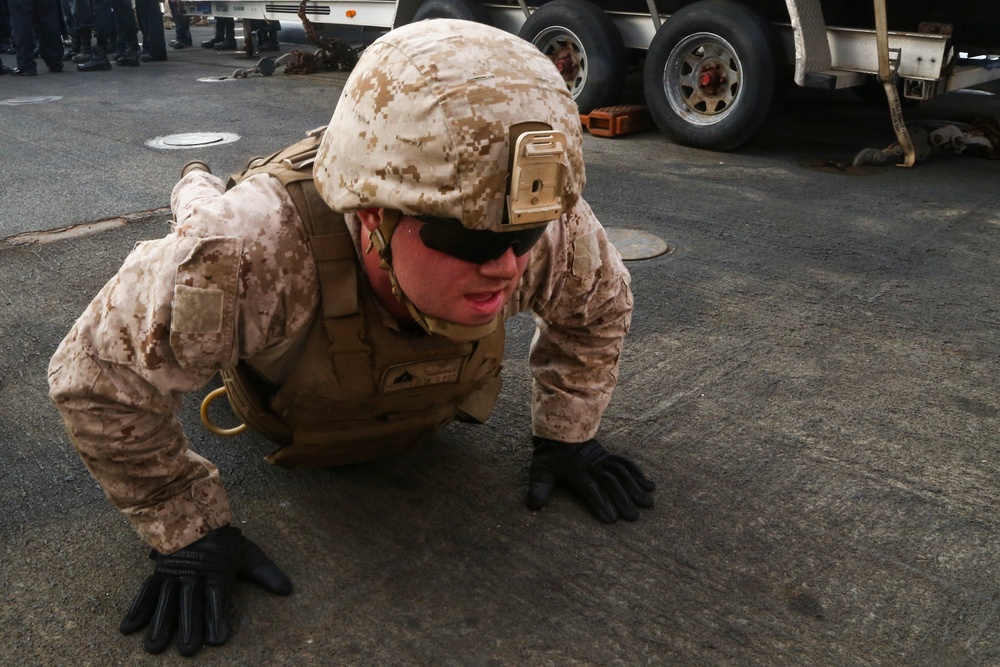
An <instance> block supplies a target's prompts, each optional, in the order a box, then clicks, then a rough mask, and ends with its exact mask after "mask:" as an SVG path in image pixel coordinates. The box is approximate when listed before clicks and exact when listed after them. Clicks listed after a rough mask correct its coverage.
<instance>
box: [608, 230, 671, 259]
mask: <svg viewBox="0 0 1000 667" xmlns="http://www.w3.org/2000/svg"><path fill="white" fill-rule="evenodd" d="M604 231H605V232H607V234H608V240H609V241H611V245H613V246H614V247H615V249H616V250H618V252H619V253H620V254H621V256H622V259H624V260H625V261H629V260H635V259H651V258H653V257H659V256H660V255H663V254H665V253H668V252H673V251H674V249H673V248H671V247H670V246H669V245H667V242H666V241H664V240H663V239H661V238H660V237H658V236H653V235H652V234H647V233H646V232H641V231H639V230H638V229H615V228H610V229H608V228H605V229H604Z"/></svg>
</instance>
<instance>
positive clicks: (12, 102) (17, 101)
mask: <svg viewBox="0 0 1000 667" xmlns="http://www.w3.org/2000/svg"><path fill="white" fill-rule="evenodd" d="M61 99H62V97H59V96H56V95H39V96H36V97H12V98H10V99H9V100H3V101H2V102H0V104H5V105H7V106H9V107H16V106H19V105H21V104H41V103H42V102H56V101H58V100H61Z"/></svg>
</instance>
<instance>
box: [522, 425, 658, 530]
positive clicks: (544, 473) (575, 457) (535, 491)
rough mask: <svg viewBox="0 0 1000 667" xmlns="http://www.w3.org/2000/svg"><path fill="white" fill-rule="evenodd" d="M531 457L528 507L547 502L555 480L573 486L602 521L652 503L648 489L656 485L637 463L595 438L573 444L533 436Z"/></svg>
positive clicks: (635, 514)
mask: <svg viewBox="0 0 1000 667" xmlns="http://www.w3.org/2000/svg"><path fill="white" fill-rule="evenodd" d="M532 442H533V443H534V445H535V453H534V455H533V456H532V458H531V470H530V472H529V478H530V482H529V483H530V486H529V488H528V509H530V510H532V511H534V510H540V509H542V508H543V507H545V506H546V505H547V504H548V503H549V496H550V495H551V494H552V487H553V486H555V484H556V482H559V483H561V484H565V485H566V486H568V487H570V488H571V489H574V490H576V492H577V493H579V494H581V495H582V496H583V497H584V498H585V499H586V500H587V502H588V503H589V504H590V507H591V509H592V510H594V514H596V515H597V518H598V519H600V520H601V521H603V522H604V523H614V522H615V521H617V520H618V517H619V516H620V517H622V518H623V519H626V520H628V521H635V520H636V519H638V518H639V510H638V509H636V505H638V506H639V507H652V506H653V497H652V496H651V495H649V493H648V492H649V491H652V490H653V489H655V488H656V485H655V484H653V482H651V481H649V480H648V479H646V476H645V475H643V474H642V471H641V470H640V469H639V466H637V465H636V464H634V463H632V462H631V461H629V460H628V459H626V458H624V457H622V456H615V455H613V454H608V452H607V451H606V450H605V449H604V447H602V446H601V443H599V442H598V441H597V440H596V439H593V438H592V439H590V440H588V441H586V442H581V443H580V444H577V445H573V444H569V443H565V442H559V441H557V440H548V439H546V438H539V437H538V436H535V437H534V438H532Z"/></svg>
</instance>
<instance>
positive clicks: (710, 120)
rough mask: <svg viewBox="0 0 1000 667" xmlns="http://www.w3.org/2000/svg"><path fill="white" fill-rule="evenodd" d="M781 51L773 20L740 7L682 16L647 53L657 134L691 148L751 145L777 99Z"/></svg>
mask: <svg viewBox="0 0 1000 667" xmlns="http://www.w3.org/2000/svg"><path fill="white" fill-rule="evenodd" d="M777 44H778V41H777V38H776V36H775V32H774V29H773V27H772V26H771V24H770V23H768V21H767V20H766V19H764V18H763V17H761V16H760V15H759V14H758V13H757V12H755V11H753V10H751V9H749V8H748V7H745V6H744V5H741V4H739V3H737V2H733V1H732V0H700V1H699V2H696V3H694V4H691V5H687V6H686V7H683V8H681V9H680V10H678V11H677V12H676V13H674V14H673V15H671V16H670V18H668V19H667V21H666V22H665V23H664V24H663V26H662V27H661V28H660V29H659V30H658V31H657V33H656V35H655V36H654V37H653V41H652V42H651V43H650V45H649V52H648V53H647V54H646V64H645V69H644V71H643V87H644V89H645V96H646V104H648V105H649V111H650V114H651V115H652V116H653V120H654V121H656V125H657V127H659V128H660V131H661V132H663V133H664V134H665V135H667V137H669V138H670V139H671V140H673V141H674V142H676V143H678V144H682V145H684V146H694V147H697V148H708V149H711V150H717V151H729V150H734V149H736V148H739V147H740V146H742V145H744V144H746V143H747V142H749V141H750V140H751V139H753V138H754V137H755V136H756V135H757V134H758V133H759V132H760V131H761V129H763V127H764V124H765V121H766V120H767V118H768V116H769V114H770V112H771V109H772V107H773V106H774V102H775V99H776V98H777V92H778V91H777V86H776V85H775V83H776V78H777V75H778V74H777V73H778V72H779V71H780V70H779V67H780V65H781V64H783V61H781V60H779V59H778V55H779V54H778V49H777ZM780 55H781V57H784V53H783V52H782V53H781V54H780Z"/></svg>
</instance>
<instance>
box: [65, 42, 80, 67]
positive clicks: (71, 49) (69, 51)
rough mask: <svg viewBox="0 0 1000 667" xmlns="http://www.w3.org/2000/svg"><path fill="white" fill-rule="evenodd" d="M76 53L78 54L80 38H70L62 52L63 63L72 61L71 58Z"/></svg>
mask: <svg viewBox="0 0 1000 667" xmlns="http://www.w3.org/2000/svg"><path fill="white" fill-rule="evenodd" d="M78 53H80V38H79V37H75V36H74V37H70V38H69V46H67V47H66V50H65V51H63V57H62V59H63V62H64V63H68V62H69V61H71V60H73V57H74V56H76V54H78Z"/></svg>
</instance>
